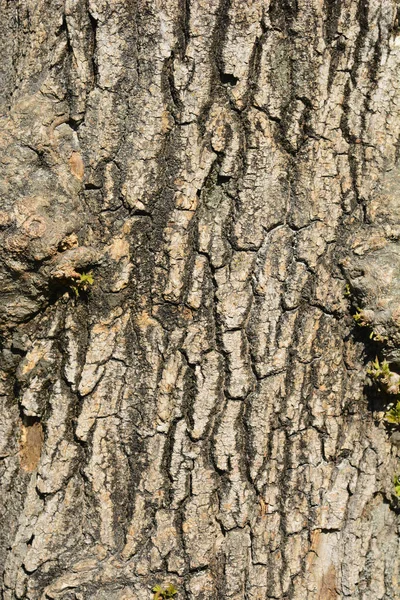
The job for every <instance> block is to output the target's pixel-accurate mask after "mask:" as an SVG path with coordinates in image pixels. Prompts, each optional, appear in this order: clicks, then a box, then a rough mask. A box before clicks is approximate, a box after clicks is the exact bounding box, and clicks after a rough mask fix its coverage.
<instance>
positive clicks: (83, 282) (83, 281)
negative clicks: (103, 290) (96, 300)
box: [70, 271, 94, 297]
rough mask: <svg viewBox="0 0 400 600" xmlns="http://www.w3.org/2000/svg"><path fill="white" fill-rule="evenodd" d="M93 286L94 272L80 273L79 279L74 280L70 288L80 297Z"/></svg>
mask: <svg viewBox="0 0 400 600" xmlns="http://www.w3.org/2000/svg"><path fill="white" fill-rule="evenodd" d="M93 284H94V278H93V271H89V272H88V273H79V279H76V280H74V282H73V283H71V285H70V288H71V290H73V291H74V292H75V295H76V297H78V296H80V294H81V293H82V292H87V291H88V289H89V286H91V285H93Z"/></svg>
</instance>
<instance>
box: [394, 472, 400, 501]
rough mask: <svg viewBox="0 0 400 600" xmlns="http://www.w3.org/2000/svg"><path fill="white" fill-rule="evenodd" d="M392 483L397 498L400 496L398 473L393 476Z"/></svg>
mask: <svg viewBox="0 0 400 600" xmlns="http://www.w3.org/2000/svg"><path fill="white" fill-rule="evenodd" d="M393 485H394V493H395V494H396V496H397V497H398V498H400V475H395V476H394V477H393Z"/></svg>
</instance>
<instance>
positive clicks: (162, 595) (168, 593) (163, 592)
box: [153, 583, 178, 600]
mask: <svg viewBox="0 0 400 600" xmlns="http://www.w3.org/2000/svg"><path fill="white" fill-rule="evenodd" d="M153 592H154V597H153V600H167V599H168V598H173V597H174V596H175V595H176V594H177V593H178V590H177V589H176V588H175V586H174V585H172V583H170V584H169V585H168V586H167V587H166V588H163V587H161V585H155V586H154V587H153Z"/></svg>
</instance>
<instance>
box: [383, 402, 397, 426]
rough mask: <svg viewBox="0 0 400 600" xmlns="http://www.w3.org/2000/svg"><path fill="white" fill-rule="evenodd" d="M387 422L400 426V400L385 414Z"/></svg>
mask: <svg viewBox="0 0 400 600" xmlns="http://www.w3.org/2000/svg"><path fill="white" fill-rule="evenodd" d="M385 421H387V422H388V423H391V424H392V425H400V400H398V401H397V402H396V404H395V405H394V406H393V407H392V408H391V409H390V410H388V411H387V412H386V413H385Z"/></svg>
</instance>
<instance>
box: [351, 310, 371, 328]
mask: <svg viewBox="0 0 400 600" xmlns="http://www.w3.org/2000/svg"><path fill="white" fill-rule="evenodd" d="M353 319H354V320H355V322H356V323H357V325H359V326H360V327H366V326H367V325H368V324H369V323H368V320H367V319H366V317H365V313H364V311H363V310H362V309H361V308H357V311H356V313H355V314H354V315H353Z"/></svg>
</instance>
